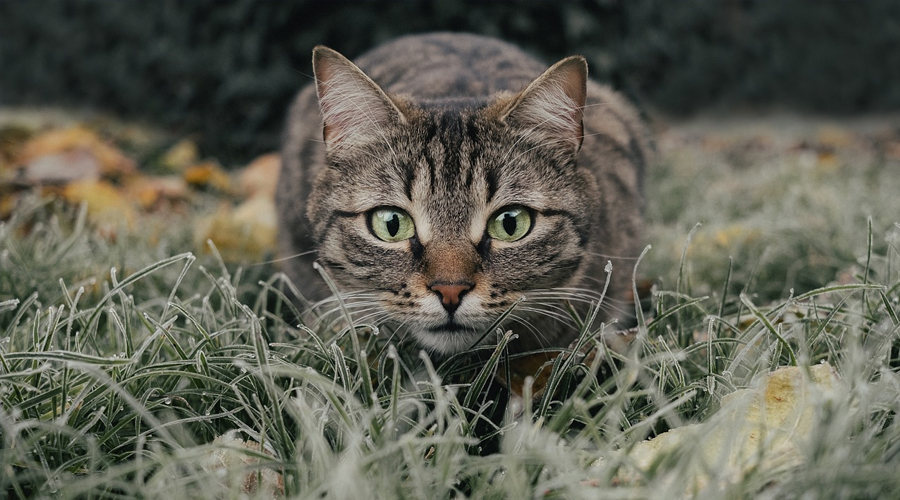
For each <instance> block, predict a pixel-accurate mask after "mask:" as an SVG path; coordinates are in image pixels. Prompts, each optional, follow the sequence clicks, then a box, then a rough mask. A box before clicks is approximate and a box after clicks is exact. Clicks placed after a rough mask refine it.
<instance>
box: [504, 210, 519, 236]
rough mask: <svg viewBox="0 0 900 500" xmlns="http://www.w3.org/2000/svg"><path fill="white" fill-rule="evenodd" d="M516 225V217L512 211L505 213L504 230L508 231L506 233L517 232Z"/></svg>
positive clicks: (512, 233)
mask: <svg viewBox="0 0 900 500" xmlns="http://www.w3.org/2000/svg"><path fill="white" fill-rule="evenodd" d="M516 225H517V224H516V217H515V215H513V213H512V212H506V213H505V214H503V230H504V231H506V234H508V235H510V236H512V235H514V234H516Z"/></svg>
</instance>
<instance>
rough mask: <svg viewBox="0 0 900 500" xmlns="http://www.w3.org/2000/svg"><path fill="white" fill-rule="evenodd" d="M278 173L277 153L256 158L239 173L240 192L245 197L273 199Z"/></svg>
mask: <svg viewBox="0 0 900 500" xmlns="http://www.w3.org/2000/svg"><path fill="white" fill-rule="evenodd" d="M280 171H281V156H279V155H278V154H277V153H269V154H266V155H262V156H260V157H258V158H256V159H255V160H253V161H252V162H251V163H250V165H248V166H247V168H245V169H244V171H243V172H241V176H240V183H241V191H242V192H243V193H244V195H245V196H247V197H253V196H257V195H262V196H266V197H268V198H272V199H274V198H275V188H276V187H277V186H278V174H279V172H280Z"/></svg>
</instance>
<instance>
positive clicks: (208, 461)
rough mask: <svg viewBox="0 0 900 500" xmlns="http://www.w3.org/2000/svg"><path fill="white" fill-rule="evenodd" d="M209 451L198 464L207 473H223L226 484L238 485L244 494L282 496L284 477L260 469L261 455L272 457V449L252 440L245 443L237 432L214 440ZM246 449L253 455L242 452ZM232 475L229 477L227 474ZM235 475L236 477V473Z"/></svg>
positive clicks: (262, 468) (267, 469)
mask: <svg viewBox="0 0 900 500" xmlns="http://www.w3.org/2000/svg"><path fill="white" fill-rule="evenodd" d="M213 444H215V445H219V446H220V447H219V448H216V449H214V450H212V451H211V452H210V453H209V455H207V456H206V458H205V459H204V460H203V461H202V462H201V463H200V466H201V467H202V468H203V470H205V471H207V472H213V471H219V470H221V471H226V474H225V475H224V476H223V477H224V478H225V481H226V483H227V484H228V485H236V486H237V485H239V486H240V487H241V490H242V491H243V492H244V493H264V494H267V496H271V497H272V498H274V497H276V496H280V495H282V494H283V493H284V478H283V477H282V476H281V474H279V473H277V472H275V471H274V470H272V469H269V468H265V467H260V463H261V461H260V460H261V459H260V457H259V455H260V454H262V455H268V456H270V457H273V458H274V457H275V455H274V453H273V452H272V450H270V449H267V448H264V447H263V446H262V445H260V444H259V443H257V442H255V441H250V440H247V441H244V440H243V439H241V438H240V437H239V435H238V433H237V431H230V432H227V433H225V434H222V435H221V436H219V437H217V438H216V439H215V440H214V441H213ZM241 449H246V450H249V451H251V452H255V453H252V454H251V453H246V452H243V451H241ZM228 473H231V474H228ZM235 473H236V474H235Z"/></svg>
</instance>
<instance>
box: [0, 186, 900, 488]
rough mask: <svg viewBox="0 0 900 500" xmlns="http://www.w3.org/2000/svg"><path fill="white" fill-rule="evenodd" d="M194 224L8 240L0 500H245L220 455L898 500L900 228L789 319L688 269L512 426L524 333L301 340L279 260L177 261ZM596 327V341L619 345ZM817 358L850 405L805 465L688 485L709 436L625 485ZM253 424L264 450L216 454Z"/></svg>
mask: <svg viewBox="0 0 900 500" xmlns="http://www.w3.org/2000/svg"><path fill="white" fill-rule="evenodd" d="M184 225H185V227H184V228H180V226H179V224H177V223H173V224H172V225H171V227H170V230H169V239H168V240H167V243H166V246H162V247H158V246H155V245H152V244H150V242H149V241H148V240H147V238H146V237H145V236H141V235H135V234H131V233H121V234H119V235H118V236H117V237H116V238H114V239H110V238H109V237H108V235H107V236H102V235H100V234H98V233H97V232H95V231H94V230H93V228H92V227H91V226H90V224H86V223H85V222H84V218H83V213H82V212H79V211H77V210H73V209H69V208H66V207H63V206H61V205H57V204H55V203H49V204H47V203H37V202H34V203H31V204H30V205H28V206H26V207H24V208H21V209H20V210H18V211H17V212H16V213H15V214H14V216H13V217H12V219H11V220H9V221H7V222H5V223H3V224H2V226H0V434H2V436H0V440H2V447H0V464H2V465H0V494H2V495H5V496H6V497H8V498H19V497H21V498H166V499H167V500H173V499H181V498H238V497H243V496H246V495H247V494H246V493H245V492H244V491H243V482H242V481H240V480H235V478H236V477H238V476H239V474H238V472H235V471H234V470H232V471H229V472H223V471H222V470H221V469H218V470H217V469H215V468H213V467H212V465H211V464H214V463H215V460H214V459H211V458H210V457H212V456H214V455H213V454H214V453H221V452H222V451H223V450H230V451H233V452H234V453H236V454H238V455H240V456H243V457H246V458H247V459H248V461H249V462H250V463H248V464H247V465H244V466H243V468H242V469H240V471H241V472H245V473H247V474H249V475H250V476H251V477H257V478H259V479H261V477H262V472H263V471H274V472H277V473H279V474H281V475H282V477H283V490H284V493H285V495H287V496H290V497H296V498H463V497H466V498H491V499H494V498H566V499H570V498H673V497H680V496H683V495H688V494H690V495H693V496H694V497H696V498H747V497H761V498H793V497H802V496H805V495H808V496H807V497H809V498H887V497H890V496H891V495H893V494H895V492H896V491H898V488H900V475H898V474H897V471H898V470H900V422H898V418H897V416H898V412H900V340H898V338H900V336H898V331H900V319H898V313H900V268H898V262H900V252H898V245H897V242H898V236H900V230H898V229H892V230H889V231H888V232H887V234H886V237H885V238H884V239H883V240H882V241H884V243H883V244H881V245H875V244H874V243H873V241H875V236H876V234H875V233H874V232H873V230H872V224H869V225H868V226H864V230H863V234H864V236H865V237H864V241H863V242H862V244H863V252H861V253H860V254H859V255H858V257H859V261H858V266H859V272H858V274H857V275H856V276H855V277H853V278H852V279H848V280H845V282H841V283H833V284H824V283H823V284H822V286H819V287H816V288H814V289H812V290H809V291H803V293H801V292H800V291H797V292H796V293H794V294H791V293H788V294H786V295H785V297H787V298H784V297H782V298H780V299H778V300H774V301H769V300H768V299H765V298H764V297H761V296H760V295H754V288H753V287H752V284H746V283H745V284H741V287H740V288H738V289H737V291H735V286H734V285H735V284H734V283H733V282H732V281H730V279H728V278H726V279H723V280H722V281H721V282H717V281H714V280H705V281H704V278H703V276H702V275H699V276H698V274H696V272H695V271H692V265H694V267H696V264H697V262H694V261H693V260H692V259H693V258H696V257H692V256H691V255H690V252H685V257H684V260H683V261H681V262H680V263H679V261H678V260H677V258H676V259H674V262H673V263H672V264H671V268H672V269H673V270H674V271H672V272H673V273H674V274H675V276H674V278H669V279H664V280H663V284H662V285H661V286H660V287H659V288H660V289H659V290H657V291H656V294H655V300H654V308H655V311H654V314H653V315H648V316H647V317H642V318H639V323H640V325H639V327H638V332H639V334H638V338H637V340H636V342H635V344H634V347H633V348H632V349H631V350H629V351H628V352H625V353H622V354H617V353H612V352H608V351H602V350H601V351H600V354H599V355H598V356H595V357H594V358H593V360H590V358H584V359H582V358H578V357H569V358H559V359H558V360H556V361H555V362H554V363H553V366H552V369H553V373H552V375H551V377H550V381H549V384H548V386H550V387H556V388H558V390H557V391H555V392H554V393H553V394H552V396H551V397H545V398H543V399H537V400H532V398H531V397H530V392H529V391H530V389H529V386H527V385H526V388H525V394H524V402H523V406H522V407H523V409H524V411H523V413H522V415H521V416H518V417H515V416H513V415H512V413H511V410H510V409H509V406H510V405H509V404H508V398H509V396H508V394H507V393H506V392H505V391H504V390H502V389H501V388H499V387H498V384H497V382H496V381H495V379H494V377H493V372H494V370H505V369H506V368H505V367H506V363H507V362H508V361H509V356H508V355H507V354H506V351H505V349H504V344H505V342H506V341H508V340H509V336H504V337H502V339H503V340H502V341H501V344H500V345H499V346H495V347H494V346H492V347H487V348H486V349H485V351H484V356H483V359H486V360H487V362H484V363H482V364H480V365H478V366H474V367H473V366H471V365H465V363H462V364H460V363H457V362H456V361H459V360H456V361H454V362H453V363H445V364H444V365H438V366H434V365H433V364H432V361H431V360H430V359H429V358H428V357H427V356H424V355H422V354H420V353H418V352H416V351H415V349H410V348H406V347H404V346H400V348H399V349H398V348H397V347H396V346H394V345H391V344H390V343H388V341H387V337H389V336H390V335H389V332H383V331H379V329H378V328H379V325H367V324H360V323H359V322H357V321H356V320H355V319H354V318H352V317H346V318H342V319H341V320H338V321H327V322H319V323H317V322H315V321H308V322H306V323H304V322H303V321H301V320H300V319H299V318H300V315H299V313H298V312H297V311H296V309H295V306H294V305H293V304H292V303H291V302H290V301H289V300H287V298H286V297H287V296H288V295H290V294H291V293H292V287H294V284H291V283H289V282H288V281H287V280H286V279H285V278H284V277H283V276H282V275H280V274H278V273H276V272H275V271H274V269H273V268H272V267H271V266H269V265H267V264H251V265H244V266H238V265H236V264H233V263H229V264H226V263H224V262H222V260H221V258H219V257H218V256H217V254H216V253H215V251H214V249H213V251H212V252H210V253H202V254H199V255H194V254H192V253H180V252H179V251H177V250H176V249H178V248H181V249H184V248H190V243H189V242H190V235H189V231H188V229H187V224H184ZM650 255H652V251H651V254H650ZM704 264H705V263H704ZM746 266H747V263H745V262H736V263H735V264H734V265H733V268H734V273H735V274H736V275H737V274H740V273H743V272H745V271H746ZM639 269H640V268H639ZM726 269H727V266H726ZM614 272H615V271H614ZM669 281H673V282H674V286H669V285H668V283H669ZM694 290H700V291H701V292H702V294H703V295H695V293H694ZM348 316H349V315H348ZM582 319H583V320H584V321H583V327H582V332H581V333H582V337H581V341H582V343H584V344H586V345H588V346H590V345H596V340H595V335H596V334H597V333H599V332H601V331H604V330H605V331H612V330H614V329H615V326H614V325H604V324H601V323H599V322H597V321H590V320H589V318H587V319H585V318H582ZM821 362H828V363H830V364H831V365H833V366H834V367H835V368H836V369H837V372H838V373H839V377H840V378H839V381H838V382H837V384H838V389H839V390H837V391H835V392H834V395H833V396H829V397H827V398H826V397H822V398H817V399H815V400H814V401H813V402H812V404H813V407H814V415H815V422H814V431H813V433H812V434H811V435H810V436H809V438H808V439H806V440H804V441H803V446H801V447H800V450H799V454H800V456H801V458H802V460H800V461H799V462H798V463H797V464H794V465H791V466H789V467H759V468H756V469H754V470H748V471H744V473H743V474H741V475H740V476H738V477H735V476H734V475H733V471H727V470H724V469H723V470H718V469H717V468H716V464H709V466H710V471H709V475H710V477H711V479H712V480H711V481H710V482H709V483H707V484H705V485H704V486H702V487H700V488H698V487H697V485H696V484H693V483H692V481H691V479H690V474H688V472H687V471H688V467H689V464H691V463H692V462H696V461H697V460H702V459H703V456H702V455H701V452H700V448H701V446H698V444H702V441H703V437H702V436H699V437H698V438H697V439H698V440H697V441H695V442H691V443H685V444H684V445H683V446H680V447H679V448H678V449H676V450H674V451H673V452H671V453H668V454H666V455H665V456H661V457H659V460H658V463H657V465H656V466H654V467H653V468H651V469H650V470H649V471H648V472H646V474H643V475H640V476H639V477H637V478H633V479H632V480H629V481H624V482H623V481H621V480H620V479H621V476H620V474H621V472H622V470H624V469H623V468H625V467H627V466H628V464H629V458H628V456H627V455H626V454H624V453H623V450H628V449H630V448H631V447H632V446H633V445H634V444H635V443H637V442H640V441H642V440H644V439H645V438H648V437H652V436H655V435H657V434H659V433H662V432H664V431H666V430H668V429H671V428H676V427H681V426H683V425H685V424H688V423H695V422H703V421H706V420H708V419H709V418H710V417H711V416H712V415H714V414H715V412H716V410H717V409H718V408H719V405H720V402H721V400H722V398H723V397H724V396H725V395H727V394H730V393H732V392H733V391H734V390H736V389H738V388H743V387H747V386H750V385H751V384H752V382H753V381H754V380H755V379H756V378H757V377H758V376H759V375H760V374H764V373H767V372H769V371H771V370H773V369H775V368H777V367H780V366H785V365H797V366H810V365H814V364H817V363H821ZM467 367H468V369H469V372H468V373H462V372H465V369H466V368H467ZM549 368H551V367H548V369H549ZM235 430H236V431H239V433H240V435H241V436H242V438H244V439H251V440H253V441H254V442H256V443H261V446H262V451H260V448H259V447H257V448H256V449H244V448H239V447H237V446H235V445H234V444H223V443H222V442H221V441H214V440H215V439H216V437H218V436H221V435H223V434H226V433H227V432H229V431H235ZM760 453H761V454H763V455H765V453H766V450H765V449H762V450H760ZM251 459H252V460H251ZM271 495H272V491H271V490H266V489H264V488H260V489H257V490H255V492H252V493H250V494H249V496H257V497H270V496H271Z"/></svg>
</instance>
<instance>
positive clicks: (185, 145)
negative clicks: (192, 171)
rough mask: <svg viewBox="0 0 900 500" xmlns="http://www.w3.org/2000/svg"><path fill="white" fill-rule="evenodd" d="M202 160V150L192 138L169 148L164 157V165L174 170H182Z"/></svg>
mask: <svg viewBox="0 0 900 500" xmlns="http://www.w3.org/2000/svg"><path fill="white" fill-rule="evenodd" d="M199 160H200V151H199V150H198V149H197V145H196V144H195V143H194V141H192V140H190V139H184V140H182V141H179V142H178V143H176V144H175V145H174V146H172V147H171V148H169V149H168V150H167V151H166V153H165V154H164V155H163V157H162V160H161V162H162V164H163V166H164V167H165V168H166V169H167V170H170V171H172V172H180V171H182V170H184V169H185V168H187V167H189V166H191V165H194V164H195V163H197V162H198V161H199Z"/></svg>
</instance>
